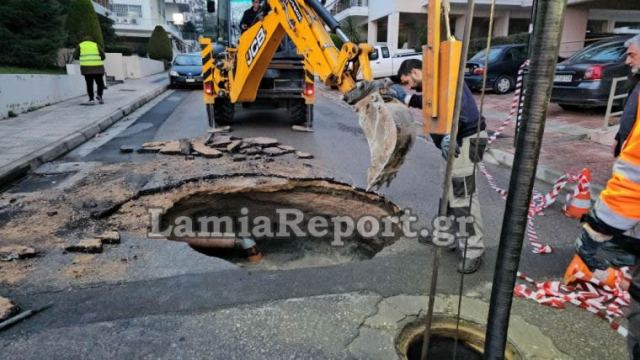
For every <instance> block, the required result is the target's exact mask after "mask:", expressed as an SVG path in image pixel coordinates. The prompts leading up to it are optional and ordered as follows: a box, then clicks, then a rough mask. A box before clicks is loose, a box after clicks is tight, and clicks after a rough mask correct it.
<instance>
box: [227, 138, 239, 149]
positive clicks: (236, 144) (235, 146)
mask: <svg viewBox="0 0 640 360" xmlns="http://www.w3.org/2000/svg"><path fill="white" fill-rule="evenodd" d="M241 144H242V141H241V140H233V141H231V142H230V143H229V145H227V151H229V152H234V151H236V150H238V149H239V147H240V145H241Z"/></svg>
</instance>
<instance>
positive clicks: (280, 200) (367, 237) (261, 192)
mask: <svg viewBox="0 0 640 360" xmlns="http://www.w3.org/2000/svg"><path fill="white" fill-rule="evenodd" d="M399 215H400V214H399V209H398V207H397V206H395V205H394V204H393V203H391V202H389V201H388V200H386V199H384V198H383V197H381V196H379V195H377V194H374V193H370V192H366V191H364V190H359V189H356V188H354V187H352V186H350V185H346V184H342V183H338V182H334V181H330V180H318V179H303V180H300V179H296V180H289V179H282V178H268V177H267V178H260V179H259V180H256V179H247V178H242V177H238V178H237V179H235V181H234V179H225V180H224V181H223V183H221V182H220V181H218V182H216V183H214V184H211V185H210V186H204V187H201V188H200V189H198V190H197V191H191V192H189V193H188V194H185V195H184V196H181V197H180V198H178V199H177V200H175V201H173V203H172V205H171V207H169V208H168V209H166V211H165V212H164V214H163V215H162V217H161V224H162V229H168V228H169V227H170V226H174V227H176V224H183V223H185V222H188V223H190V226H192V228H193V231H192V233H191V234H188V235H187V236H185V234H181V233H177V232H173V233H170V234H169V235H167V238H169V239H172V240H180V241H186V242H187V243H189V244H190V246H191V247H192V248H194V249H195V250H197V251H199V252H201V253H203V254H206V255H209V256H215V257H220V258H224V259H226V260H229V261H232V262H234V263H236V264H239V265H244V264H248V263H250V262H255V264H254V266H255V267H258V268H264V269H288V268H298V267H311V266H325V265H335V264H339V263H345V262H350V261H358V260H364V259H369V258H372V257H373V256H374V255H375V254H376V253H378V252H379V251H380V250H382V249H383V248H384V247H386V246H388V245H391V244H392V243H393V242H395V241H396V239H397V238H398V234H399V228H400V227H399V226H398V224H394V223H393V222H392V221H393V218H394V217H395V218H397V217H398V216H399ZM292 222H293V223H295V224H297V229H300V230H302V231H301V232H299V231H297V229H293V228H292V227H291V226H290V224H291V223H292ZM376 224H377V225H376ZM376 228H377V230H376ZM359 230H363V231H362V232H360V231H359ZM386 230H391V231H386ZM224 233H226V234H227V236H219V235H221V234H224ZM194 234H195V235H196V236H194ZM198 234H205V236H198ZM213 234H218V236H214V235H213ZM244 241H248V242H251V243H253V242H255V245H256V247H257V250H258V251H259V252H260V254H261V259H260V261H255V260H256V258H255V257H249V256H248V255H250V254H249V253H248V252H247V248H246V247H243V246H242V242H244ZM254 255H255V254H254Z"/></svg>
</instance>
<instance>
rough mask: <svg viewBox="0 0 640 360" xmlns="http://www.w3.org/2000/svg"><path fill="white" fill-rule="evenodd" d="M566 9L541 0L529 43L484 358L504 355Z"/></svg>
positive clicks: (562, 0) (554, 0)
mask: <svg viewBox="0 0 640 360" xmlns="http://www.w3.org/2000/svg"><path fill="white" fill-rule="evenodd" d="M565 8H566V0H538V1H537V14H536V16H535V22H534V26H533V35H532V37H531V45H532V46H531V47H530V48H531V53H530V55H531V65H530V67H529V74H528V75H527V83H528V84H531V86H530V87H529V90H530V91H528V92H527V96H526V97H525V100H524V111H523V121H522V129H521V131H520V132H519V133H518V142H517V147H516V153H515V158H514V160H513V170H512V171H511V180H510V182H509V195H508V196H507V205H506V208H505V212H504V214H505V215H504V219H503V222H502V224H503V225H502V232H501V234H500V245H499V247H498V256H497V261H496V270H495V273H494V276H493V287H492V289H491V301H490V303H489V318H488V321H487V322H488V323H487V335H486V342H485V346H484V358H485V359H504V351H505V347H506V342H507V332H508V329H509V317H510V312H511V303H512V300H513V287H514V286H515V282H516V273H517V271H518V265H519V263H520V253H521V251H522V241H523V238H524V233H525V230H526V224H527V216H528V211H529V203H530V201H531V191H532V190H533V183H534V180H535V174H536V167H537V164H538V157H539V155H540V146H541V145H542V135H543V132H544V124H545V120H546V112H547V106H548V104H549V98H550V96H551V88H552V86H553V76H554V72H555V65H556V61H557V57H558V48H559V46H560V35H561V30H562V24H563V16H564V11H565Z"/></svg>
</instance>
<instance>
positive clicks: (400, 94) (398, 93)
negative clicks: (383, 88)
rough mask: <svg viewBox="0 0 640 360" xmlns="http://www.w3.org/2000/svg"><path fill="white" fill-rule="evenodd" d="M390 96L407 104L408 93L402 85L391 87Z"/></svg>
mask: <svg viewBox="0 0 640 360" xmlns="http://www.w3.org/2000/svg"><path fill="white" fill-rule="evenodd" d="M389 95H391V96H392V97H394V98H396V99H398V100H400V102H402V103H405V104H406V99H407V91H406V90H405V89H404V87H403V86H402V85H400V84H393V85H391V86H389Z"/></svg>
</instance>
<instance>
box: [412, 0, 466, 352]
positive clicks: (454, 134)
mask: <svg viewBox="0 0 640 360" xmlns="http://www.w3.org/2000/svg"><path fill="white" fill-rule="evenodd" d="M475 4H476V3H475V0H469V2H468V4H467V12H466V17H467V18H466V19H465V24H464V38H463V39H462V54H461V55H460V64H459V68H458V84H457V88H456V102H455V106H454V111H453V123H452V124H451V135H450V136H451V142H450V146H449V154H448V156H447V167H446V170H445V175H444V181H443V183H442V198H441V199H440V208H439V210H438V216H446V215H447V208H448V205H449V204H448V201H447V196H448V194H449V190H450V188H451V176H452V171H453V160H454V159H455V155H456V151H455V149H456V146H458V120H459V119H460V109H461V107H462V87H463V86H464V73H465V70H466V67H467V54H468V52H469V41H470V39H471V26H472V25H473V13H474V10H475ZM441 252H442V248H441V247H440V246H436V248H435V249H434V251H433V262H432V266H433V268H432V273H431V285H430V287H429V304H428V306H427V316H426V318H425V329H424V336H423V339H422V352H421V355H420V356H421V357H420V358H421V359H423V360H426V359H427V354H428V350H429V339H430V337H431V322H432V320H433V306H434V304H435V300H436V296H435V295H436V289H437V287H438V269H439V267H440V255H441Z"/></svg>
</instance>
